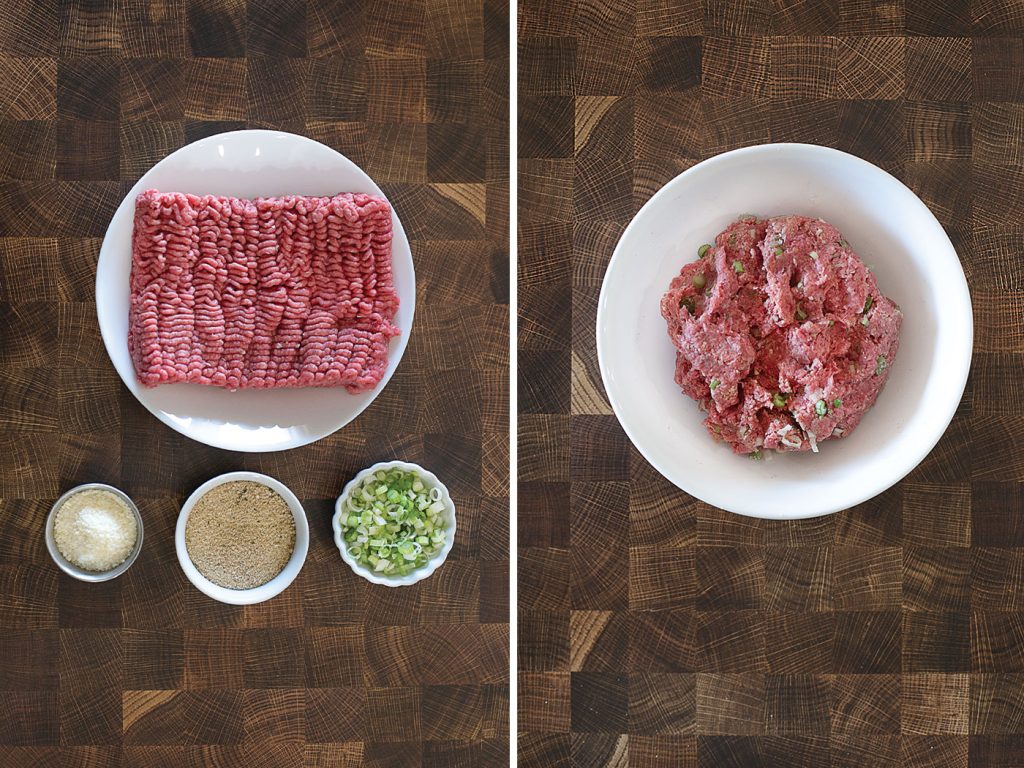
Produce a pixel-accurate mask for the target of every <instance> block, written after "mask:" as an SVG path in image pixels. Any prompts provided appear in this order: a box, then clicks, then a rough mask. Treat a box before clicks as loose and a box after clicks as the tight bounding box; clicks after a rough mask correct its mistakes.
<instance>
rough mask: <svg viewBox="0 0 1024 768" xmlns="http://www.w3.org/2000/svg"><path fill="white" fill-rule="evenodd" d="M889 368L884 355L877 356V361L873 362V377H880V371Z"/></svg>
mask: <svg viewBox="0 0 1024 768" xmlns="http://www.w3.org/2000/svg"><path fill="white" fill-rule="evenodd" d="M888 367H889V361H888V360H886V359H885V355H879V356H878V359H877V360H875V376H881V375H882V371H884V370H885V369H886V368H888Z"/></svg>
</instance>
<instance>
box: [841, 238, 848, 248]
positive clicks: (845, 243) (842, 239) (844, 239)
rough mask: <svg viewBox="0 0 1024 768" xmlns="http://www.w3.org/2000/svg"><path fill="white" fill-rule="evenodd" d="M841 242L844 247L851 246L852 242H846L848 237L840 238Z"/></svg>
mask: <svg viewBox="0 0 1024 768" xmlns="http://www.w3.org/2000/svg"><path fill="white" fill-rule="evenodd" d="M839 244H840V245H841V246H843V248H849V247H850V244H849V243H848V242H846V238H845V237H841V238H839Z"/></svg>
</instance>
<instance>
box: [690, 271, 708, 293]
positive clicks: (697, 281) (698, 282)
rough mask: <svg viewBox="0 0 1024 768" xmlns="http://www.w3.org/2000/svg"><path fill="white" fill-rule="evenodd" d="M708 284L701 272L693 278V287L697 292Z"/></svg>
mask: <svg viewBox="0 0 1024 768" xmlns="http://www.w3.org/2000/svg"><path fill="white" fill-rule="evenodd" d="M706 284H707V281H706V280H705V279H704V275H702V274H701V273H700V272H698V273H697V274H696V275H694V276H693V287H694V288H696V289H697V290H700V289H701V288H703V287H704V286H705V285H706Z"/></svg>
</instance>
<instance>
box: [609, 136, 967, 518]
mask: <svg viewBox="0 0 1024 768" xmlns="http://www.w3.org/2000/svg"><path fill="white" fill-rule="evenodd" d="M784 151H800V152H809V153H810V154H818V155H820V156H829V155H831V156H833V157H836V156H841V157H843V159H844V162H851V161H852V162H854V163H855V164H859V165H861V166H862V167H870V169H872V170H873V171H874V172H877V173H881V174H883V175H884V176H886V177H888V179H889V180H890V182H895V184H896V185H898V187H899V188H902V189H903V190H904V191H905V192H907V193H909V194H910V199H911V201H912V204H913V205H915V206H917V207H918V208H919V209H920V210H921V211H922V213H923V214H924V217H925V218H926V219H928V220H929V223H930V224H933V225H934V226H935V227H937V228H938V231H939V232H941V233H942V237H943V238H944V241H945V243H946V244H947V245H948V248H949V253H950V254H951V255H952V256H953V261H954V264H955V266H956V272H955V273H954V281H955V282H956V287H957V292H958V294H959V295H958V297H957V299H958V303H960V302H962V305H961V307H962V308H963V309H965V310H966V311H965V313H964V316H965V317H966V324H965V333H964V335H963V343H964V347H965V348H961V349H959V350H957V352H958V354H957V360H958V361H959V362H958V370H957V378H956V380H955V381H954V383H953V386H952V388H951V389H950V392H951V393H952V392H955V393H956V397H955V398H953V397H950V398H949V400H948V401H947V403H946V408H945V410H944V411H943V413H942V414H941V415H940V417H939V418H936V419H934V420H933V422H932V423H933V424H935V425H937V426H936V427H934V428H933V429H932V430H931V432H930V434H928V435H926V437H925V439H923V440H921V441H920V443H919V445H918V447H917V448H916V449H915V450H913V451H912V452H911V453H912V461H910V462H909V463H908V464H907V465H906V468H905V469H903V470H901V471H900V472H899V473H897V474H896V475H894V476H893V477H892V478H886V480H885V481H884V482H883V483H882V484H879V485H872V486H869V489H868V490H860V491H857V490H854V492H852V493H851V492H848V493H846V494H844V495H843V496H842V498H841V501H840V500H838V499H837V500H835V501H831V502H829V503H825V504H819V505H815V506H813V507H811V508H809V509H807V510H801V511H799V512H797V513H795V514H781V515H777V514H764V513H763V512H760V511H759V510H757V509H754V508H752V507H750V506H749V505H746V504H742V503H733V502H731V501H730V500H729V498H728V497H727V496H725V495H723V494H715V493H706V492H704V491H703V490H701V492H700V493H699V494H698V493H697V492H696V490H695V489H694V487H693V484H691V483H687V482H685V481H684V480H683V479H681V478H679V477H678V476H677V475H676V473H675V472H673V471H672V470H670V469H666V468H665V467H663V466H661V465H660V464H659V462H658V461H656V460H655V459H654V458H653V457H652V456H651V455H650V453H651V451H650V450H649V448H645V447H644V445H643V444H642V442H641V441H640V440H639V439H638V437H637V435H636V433H635V428H634V427H631V426H630V425H629V424H628V423H627V422H626V421H625V420H624V419H623V418H622V416H621V415H620V413H621V402H620V398H619V396H618V394H617V393H616V392H615V390H614V388H613V387H610V386H609V381H610V380H611V374H610V372H609V370H608V366H609V363H608V361H607V356H608V355H609V354H610V352H609V351H608V350H607V349H606V345H607V340H606V339H604V337H603V334H602V333H601V328H602V326H603V325H604V323H605V322H606V317H605V316H606V313H607V312H608V311H610V310H608V309H607V304H608V295H609V291H610V290H611V289H610V288H609V275H610V274H611V272H612V269H613V267H614V265H615V264H616V263H617V262H618V261H620V260H621V259H623V258H625V257H624V256H622V255H621V254H622V253H623V251H624V249H623V242H624V241H626V240H627V236H628V235H629V234H630V233H631V231H632V230H633V229H634V228H639V226H640V225H639V224H638V220H639V219H640V218H641V214H642V213H643V212H644V211H645V210H647V209H648V208H649V207H651V206H654V205H655V204H656V202H657V201H658V200H659V198H661V197H663V196H665V197H667V196H668V195H669V194H671V192H672V190H674V189H675V188H676V187H678V186H679V185H680V184H682V183H683V182H684V180H685V178H686V177H687V176H689V175H692V174H693V173H694V171H696V170H697V169H698V168H704V169H706V168H707V167H708V166H711V165H717V164H720V163H722V162H727V161H728V160H730V159H732V158H735V157H738V156H742V155H754V154H759V153H764V152H784ZM594 333H595V345H596V347H597V359H598V368H599V370H600V372H601V383H602V386H603V387H604V390H605V394H606V395H607V397H608V403H609V405H610V406H611V409H612V412H613V413H614V414H615V418H616V420H617V421H618V423H619V425H620V426H621V427H622V429H623V431H624V432H625V433H626V436H627V437H628V438H629V440H630V442H631V443H632V444H633V446H634V447H635V448H636V449H637V451H639V452H640V454H641V456H643V458H644V460H645V461H647V463H648V464H650V465H651V466H652V467H653V468H654V469H655V470H656V471H657V472H658V473H659V474H660V475H661V476H662V477H664V478H665V479H666V480H668V481H669V482H670V483H672V484H673V485H675V486H676V487H677V488H679V489H680V490H681V491H683V492H684V493H686V494H688V495H690V496H692V497H694V498H695V499H698V500H700V501H703V502H704V503H706V504H710V505H712V506H715V507H718V508H719V509H723V510H725V511H727V512H732V513H734V514H738V515H742V516H744V517H752V518H758V519H764V520H803V519H810V518H815V517H823V516H825V515H830V514H834V513H836V512H840V511H842V510H844V509H849V508H851V507H854V506H856V505H858V504H862V503H864V502H865V501H868V500H870V499H872V498H874V497H875V496H878V495H879V494H881V493H883V492H885V491H887V490H888V489H889V488H892V487H893V486H894V485H896V484H897V483H899V482H900V481H901V480H903V478H905V477H906V476H907V475H908V474H910V472H912V471H913V470H914V469H915V468H916V467H917V466H918V465H919V464H920V463H921V462H922V461H923V460H924V459H925V457H926V456H927V455H928V454H929V453H931V451H932V450H933V449H934V448H935V446H936V445H937V444H938V442H939V440H941V439H942V436H943V435H944V434H945V433H946V430H947V429H948V428H949V425H950V423H952V420H953V417H954V416H955V415H956V411H957V409H958V408H959V406H960V403H961V401H962V400H963V394H964V391H965V389H966V387H967V381H968V378H969V375H970V370H971V363H972V359H973V353H974V315H973V304H972V302H971V295H970V287H969V284H968V282H967V276H966V274H965V273H964V271H963V265H962V263H961V262H960V259H959V256H958V254H957V252H956V248H955V247H954V245H953V243H952V241H951V240H950V239H949V234H948V233H947V232H946V230H945V227H943V226H942V224H941V222H939V220H938V219H937V218H936V216H935V214H934V213H932V211H931V209H930V208H929V207H928V206H927V205H926V204H925V203H924V201H923V200H921V198H920V197H918V195H917V194H916V193H915V192H914V191H913V190H912V189H910V188H909V187H908V186H907V185H906V184H904V183H903V182H902V181H900V180H899V179H898V178H896V177H895V176H893V175H892V174H890V173H889V172H888V171H886V170H885V169H883V168H880V167H879V166H877V165H875V164H874V163H872V162H870V161H868V160H865V159H864V158H861V157H858V156H857V155H853V154H850V153H849V152H843V151H842V150H839V149H835V148H833V147H825V146H822V145H819V144H805V143H800V142H775V143H766V144H755V145H751V146H748V147H740V148H738V149H733V150H729V151H726V152H721V153H719V154H717V155H713V156H712V157H709V158H706V159H704V160H702V161H700V162H699V163H696V164H695V165H693V166H691V167H690V168H687V169H686V170H684V171H682V172H681V173H679V174H678V175H676V176H675V177H673V178H672V179H670V180H669V181H668V182H666V183H665V184H664V185H663V186H662V187H661V188H660V189H658V190H657V191H656V192H655V193H654V194H653V195H652V196H651V197H650V198H649V199H648V200H647V201H646V202H645V203H644V204H643V205H642V206H641V207H640V208H639V209H638V210H637V212H636V213H635V214H634V215H633V217H632V218H631V219H630V221H629V224H627V225H626V228H625V229H624V230H623V231H622V234H621V235H620V236H619V239H618V241H617V242H616V244H615V248H614V250H613V251H612V255H611V258H610V259H609V261H608V266H607V267H606V269H605V273H604V277H603V278H602V280H601V290H600V292H599V294H598V301H597V314H596V321H595V324H594Z"/></svg>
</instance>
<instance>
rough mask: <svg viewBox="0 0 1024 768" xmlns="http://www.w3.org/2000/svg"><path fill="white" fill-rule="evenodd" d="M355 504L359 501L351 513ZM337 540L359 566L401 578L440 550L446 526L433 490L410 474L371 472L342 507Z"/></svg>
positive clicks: (441, 503) (436, 491)
mask: <svg viewBox="0 0 1024 768" xmlns="http://www.w3.org/2000/svg"><path fill="white" fill-rule="evenodd" d="M355 499H362V501H360V502H358V503H359V504H360V505H362V504H363V503H365V504H366V506H365V507H364V508H357V507H356V503H355V502H354V500H355ZM342 509H347V510H348V511H349V514H347V516H342V517H340V519H339V521H340V525H341V534H342V538H343V539H344V540H345V545H346V548H347V550H348V552H349V554H350V555H351V556H352V557H353V558H354V559H355V560H356V562H358V563H359V564H360V565H363V566H365V567H366V568H369V569H371V570H373V571H374V572H375V573H381V574H384V575H386V576H403V575H405V574H407V573H410V572H412V571H414V570H416V569H417V568H420V567H422V566H423V565H425V564H426V563H427V561H428V560H429V559H430V558H431V557H433V556H434V555H435V554H437V552H438V551H440V549H441V548H442V547H443V546H444V543H445V536H446V528H447V524H446V522H445V520H444V517H443V515H442V513H443V512H444V510H445V503H444V501H442V494H441V490H440V489H439V488H428V487H427V486H426V484H425V483H424V482H423V481H422V479H421V478H420V477H419V476H418V474H417V473H415V472H406V471H404V470H398V469H396V470H391V471H388V472H383V471H380V472H375V473H374V474H373V475H372V476H371V477H369V478H367V479H366V480H365V481H364V482H363V484H362V485H361V486H359V487H358V488H356V489H354V490H353V491H352V493H351V494H350V495H349V498H348V499H346V500H345V502H344V503H343V505H342Z"/></svg>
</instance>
